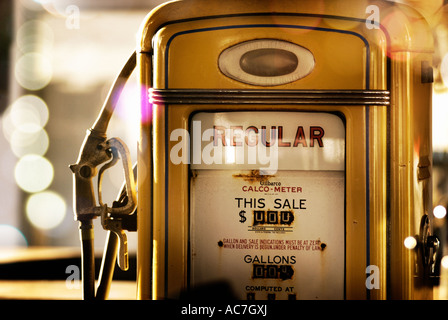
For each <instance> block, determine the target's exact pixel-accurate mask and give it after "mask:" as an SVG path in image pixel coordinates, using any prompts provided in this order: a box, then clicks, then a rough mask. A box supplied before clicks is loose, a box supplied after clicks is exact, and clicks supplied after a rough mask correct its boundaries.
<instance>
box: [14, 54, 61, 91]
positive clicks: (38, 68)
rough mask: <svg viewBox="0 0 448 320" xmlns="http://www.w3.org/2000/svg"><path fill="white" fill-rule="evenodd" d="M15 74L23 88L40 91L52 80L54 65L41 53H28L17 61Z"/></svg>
mask: <svg viewBox="0 0 448 320" xmlns="http://www.w3.org/2000/svg"><path fill="white" fill-rule="evenodd" d="M14 74H15V77H16V80H17V82H18V83H19V84H20V85H21V86H22V87H23V88H25V89H28V90H40V89H42V88H44V87H45V86H47V85H48V84H49V83H50V81H51V79H52V76H53V72H52V64H51V61H50V60H49V59H48V57H46V56H45V55H43V54H41V53H38V52H30V53H26V54H24V55H23V56H21V57H20V58H19V59H18V60H17V62H16V65H15V70H14Z"/></svg>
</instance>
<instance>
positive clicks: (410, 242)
mask: <svg viewBox="0 0 448 320" xmlns="http://www.w3.org/2000/svg"><path fill="white" fill-rule="evenodd" d="M404 246H405V247H406V248H407V249H414V248H415V247H416V246H417V239H415V237H407V238H406V239H404Z"/></svg>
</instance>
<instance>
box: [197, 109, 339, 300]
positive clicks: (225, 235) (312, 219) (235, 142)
mask: <svg viewBox="0 0 448 320" xmlns="http://www.w3.org/2000/svg"><path fill="white" fill-rule="evenodd" d="M190 126H191V132H192V136H191V138H192V143H191V148H190V151H191V153H192V154H191V156H192V159H193V161H192V163H191V165H190V168H191V178H190V285H191V286H192V287H193V288H194V287H195V286H201V285H206V284H209V283H215V282H218V281H219V282H226V283H227V284H228V285H229V286H230V287H231V289H232V291H233V293H234V294H235V295H236V297H237V298H238V299H249V300H264V299H278V300H286V299H293V300H295V299H297V300H299V299H344V278H345V277H344V276H345V126H344V120H343V118H342V117H340V115H338V114H332V113H320V112H272V111H266V112H250V113H249V112H239V111H238V112H217V113H206V112H200V113H196V114H195V115H194V116H193V117H192V118H191V123H190Z"/></svg>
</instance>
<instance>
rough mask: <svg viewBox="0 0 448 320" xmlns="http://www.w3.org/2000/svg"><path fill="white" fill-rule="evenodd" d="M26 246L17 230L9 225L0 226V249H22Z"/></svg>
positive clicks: (21, 234)
mask: <svg viewBox="0 0 448 320" xmlns="http://www.w3.org/2000/svg"><path fill="white" fill-rule="evenodd" d="M27 245H28V243H27V240H26V238H25V236H24V235H23V233H22V232H21V231H20V230H19V229H17V228H16V227H13V226H11V225H7V224H0V247H23V246H27Z"/></svg>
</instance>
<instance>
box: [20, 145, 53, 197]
mask: <svg viewBox="0 0 448 320" xmlns="http://www.w3.org/2000/svg"><path fill="white" fill-rule="evenodd" d="M14 176H15V179H16V183H17V185H18V186H19V187H20V188H21V189H22V190H24V191H26V192H39V191H42V190H45V189H46V188H48V186H49V185H50V184H51V182H52V181H53V165H52V164H51V162H50V161H48V160H47V159H46V158H44V157H42V156H38V155H35V154H29V155H26V156H24V157H22V158H20V159H19V161H18V162H17V164H16V167H15V171H14Z"/></svg>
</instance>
